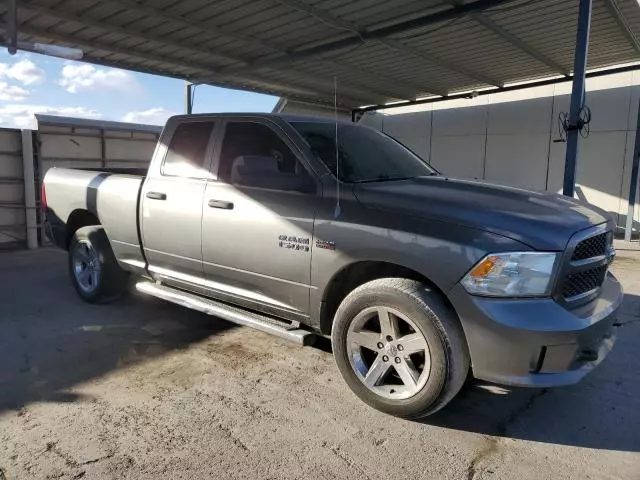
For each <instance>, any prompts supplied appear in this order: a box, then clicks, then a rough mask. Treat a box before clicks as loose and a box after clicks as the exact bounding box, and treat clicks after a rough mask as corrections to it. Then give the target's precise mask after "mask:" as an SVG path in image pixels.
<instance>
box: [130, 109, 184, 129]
mask: <svg viewBox="0 0 640 480" xmlns="http://www.w3.org/2000/svg"><path fill="white" fill-rule="evenodd" d="M171 115H176V113H174V112H171V111H169V110H167V109H165V108H162V107H156V108H150V109H149V110H142V111H137V112H128V113H127V114H126V115H125V116H124V117H122V121H124V122H132V123H150V124H152V125H164V123H165V122H166V121H167V118H169V117H170V116H171Z"/></svg>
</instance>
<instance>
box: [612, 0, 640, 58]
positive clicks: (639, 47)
mask: <svg viewBox="0 0 640 480" xmlns="http://www.w3.org/2000/svg"><path fill="white" fill-rule="evenodd" d="M604 4H605V6H606V7H607V10H609V14H610V15H611V17H612V18H613V19H614V20H615V21H616V23H617V24H618V27H620V30H622V33H623V34H624V36H625V37H626V38H627V40H628V41H629V44H630V45H631V46H632V47H633V49H634V50H635V51H636V53H639V54H640V41H639V40H638V37H636V34H635V33H633V29H632V28H631V26H630V25H629V23H628V22H627V20H626V19H625V18H624V14H623V13H622V11H621V10H620V7H619V6H618V4H617V3H616V0H604Z"/></svg>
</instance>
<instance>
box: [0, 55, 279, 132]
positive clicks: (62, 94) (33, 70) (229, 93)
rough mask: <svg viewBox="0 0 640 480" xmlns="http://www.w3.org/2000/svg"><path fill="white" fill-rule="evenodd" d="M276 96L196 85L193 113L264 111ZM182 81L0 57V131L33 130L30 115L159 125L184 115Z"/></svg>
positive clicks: (67, 62)
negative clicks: (173, 117) (168, 118)
mask: <svg viewBox="0 0 640 480" xmlns="http://www.w3.org/2000/svg"><path fill="white" fill-rule="evenodd" d="M277 101H278V98H277V97H272V96H269V95H261V94H257V93H251V92H242V91H239V90H229V89H225V88H218V87H211V86H205V85H202V86H198V87H197V88H196V92H195V98H194V106H193V111H194V113H199V112H225V111H227V112H229V111H234V112H249V111H253V112H270V111H271V110H272V109H273V107H274V105H275V104H276V102H277ZM184 108H185V107H184V82H183V81H181V80H176V79H172V78H164V77H159V76H155V75H147V74H143V73H135V72H130V71H126V70H119V69H115V68H107V67H99V66H94V65H90V64H88V63H82V62H75V61H70V60H62V59H58V58H54V57H47V56H43V55H38V54H34V53H25V52H19V53H18V54H17V55H13V56H11V55H9V54H8V53H7V51H6V49H4V48H3V49H1V52H0V127H17V128H35V127H36V125H35V117H34V113H43V114H48V115H62V116H68V117H81V118H91V119H97V120H115V121H121V122H134V123H149V124H154V125H162V124H163V123H164V122H165V120H166V119H167V117H169V116H171V115H175V114H179V113H184Z"/></svg>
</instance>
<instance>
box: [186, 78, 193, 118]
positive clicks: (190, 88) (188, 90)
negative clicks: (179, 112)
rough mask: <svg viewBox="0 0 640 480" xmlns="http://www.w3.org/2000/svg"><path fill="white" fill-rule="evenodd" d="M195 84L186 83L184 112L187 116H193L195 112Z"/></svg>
mask: <svg viewBox="0 0 640 480" xmlns="http://www.w3.org/2000/svg"><path fill="white" fill-rule="evenodd" d="M192 99H193V83H191V82H185V83H184V110H185V113H186V114H187V115H191V113H192V112H193V103H192Z"/></svg>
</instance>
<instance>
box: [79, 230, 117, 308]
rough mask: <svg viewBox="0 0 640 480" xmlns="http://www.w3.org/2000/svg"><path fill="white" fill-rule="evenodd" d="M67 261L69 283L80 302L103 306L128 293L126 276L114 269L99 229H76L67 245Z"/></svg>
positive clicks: (107, 245) (106, 240)
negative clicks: (101, 304) (80, 299)
mask: <svg viewBox="0 0 640 480" xmlns="http://www.w3.org/2000/svg"><path fill="white" fill-rule="evenodd" d="M68 259H69V260H68V261H69V275H70V277H71V283H72V284H73V287H74V288H75V290H76V292H77V293H78V295H80V298H82V299H83V300H84V301H86V302H89V303H103V302H107V301H110V300H114V299H116V298H118V297H119V296H120V295H122V294H123V293H124V292H125V291H126V290H127V289H128V283H129V282H128V280H129V278H128V277H129V275H128V273H127V272H125V271H124V270H122V269H121V268H120V265H118V262H117V260H116V258H115V256H114V254H113V250H111V245H110V244H109V240H108V239H107V235H106V233H105V232H104V228H102V227H101V226H97V225H96V226H89V227H83V228H80V229H78V230H77V231H76V233H75V234H74V235H73V238H72V240H71V244H70V245H69V257H68Z"/></svg>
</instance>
